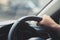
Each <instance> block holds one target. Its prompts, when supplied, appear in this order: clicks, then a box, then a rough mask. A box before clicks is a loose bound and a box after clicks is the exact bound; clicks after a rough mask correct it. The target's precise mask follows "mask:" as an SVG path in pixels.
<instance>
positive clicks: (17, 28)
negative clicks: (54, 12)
mask: <svg viewBox="0 0 60 40" xmlns="http://www.w3.org/2000/svg"><path fill="white" fill-rule="evenodd" d="M41 20H42V18H39V17H36V16H24V17H22V18H20V19H18V20H17V21H16V22H15V23H14V24H13V25H12V27H11V29H10V31H9V34H8V40H46V39H52V38H51V35H50V34H49V33H48V32H47V31H46V30H45V28H43V27H42V26H40V25H39V24H38V22H40V21H41Z"/></svg>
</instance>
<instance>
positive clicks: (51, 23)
mask: <svg viewBox="0 0 60 40" xmlns="http://www.w3.org/2000/svg"><path fill="white" fill-rule="evenodd" d="M40 25H43V26H49V27H51V28H54V29H56V30H57V31H60V25H59V24H57V23H56V22H55V21H54V20H53V19H52V18H51V17H50V16H48V15H43V16H42V21H40Z"/></svg>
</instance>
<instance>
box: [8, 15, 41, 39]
mask: <svg viewBox="0 0 60 40" xmlns="http://www.w3.org/2000/svg"><path fill="white" fill-rule="evenodd" d="M27 20H34V21H38V22H39V21H41V20H42V18H39V17H36V16H24V17H22V18H20V19H18V20H17V21H16V22H15V23H14V24H13V25H12V27H11V29H10V31H9V34H8V40H11V39H12V38H11V37H12V33H13V31H14V30H15V28H16V26H17V25H18V24H19V22H20V21H21V22H24V21H27Z"/></svg>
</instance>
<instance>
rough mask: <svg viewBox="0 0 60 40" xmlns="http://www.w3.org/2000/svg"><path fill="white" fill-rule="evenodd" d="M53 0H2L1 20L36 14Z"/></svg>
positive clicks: (0, 0)
mask: <svg viewBox="0 0 60 40" xmlns="http://www.w3.org/2000/svg"><path fill="white" fill-rule="evenodd" d="M50 1H51V0H0V21H5V20H16V19H18V18H20V17H22V16H27V15H36V14H37V13H38V12H39V11H40V10H41V9H42V8H43V7H44V6H45V5H47V4H48V3H49V2H50Z"/></svg>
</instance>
